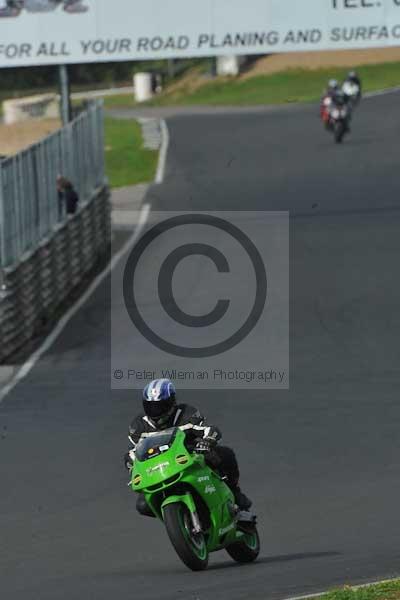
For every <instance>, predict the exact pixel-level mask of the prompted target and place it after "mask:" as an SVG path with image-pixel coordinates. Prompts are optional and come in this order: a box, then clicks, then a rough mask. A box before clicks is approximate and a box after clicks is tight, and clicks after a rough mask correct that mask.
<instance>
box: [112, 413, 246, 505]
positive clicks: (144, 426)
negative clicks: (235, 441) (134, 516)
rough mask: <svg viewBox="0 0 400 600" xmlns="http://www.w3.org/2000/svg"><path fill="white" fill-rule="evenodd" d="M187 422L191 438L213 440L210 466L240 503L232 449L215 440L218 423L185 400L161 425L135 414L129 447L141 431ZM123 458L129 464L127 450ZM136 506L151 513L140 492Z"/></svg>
mask: <svg viewBox="0 0 400 600" xmlns="http://www.w3.org/2000/svg"><path fill="white" fill-rule="evenodd" d="M187 424H192V425H193V426H194V428H193V429H192V430H188V434H189V435H192V436H193V442H194V440H195V438H206V439H208V440H210V441H211V442H214V443H215V446H214V448H213V454H214V455H215V458H216V460H215V459H214V460H213V461H212V462H211V463H210V466H211V467H213V468H215V467H217V469H218V471H219V472H220V473H221V474H223V475H224V476H225V477H226V483H227V484H228V485H229V487H230V488H231V489H232V491H233V493H234V494H235V498H236V497H237V498H238V500H239V501H241V502H240V503H242V502H243V494H242V493H241V492H240V488H239V485H238V484H239V476H240V473H239V466H238V463H237V460H236V456H235V453H234V452H233V450H232V449H231V448H228V447H227V446H221V445H219V444H218V445H217V444H216V443H217V442H218V440H220V439H221V432H220V430H219V429H218V427H213V426H211V425H208V424H207V422H206V419H205V418H204V417H203V415H202V414H201V413H200V411H199V410H198V409H197V408H194V407H193V406H189V404H177V405H176V407H175V409H174V411H173V412H172V414H171V416H170V417H169V419H168V421H167V422H166V423H165V424H164V425H163V426H162V427H160V426H158V425H156V424H155V423H154V422H153V421H152V420H151V419H150V418H149V417H147V416H145V415H138V416H137V417H135V419H133V421H132V423H131V425H130V427H129V441H130V442H131V445H132V447H131V448H130V450H133V451H134V450H135V447H136V444H137V443H138V441H139V439H140V436H141V435H142V433H150V432H152V431H159V430H161V429H168V428H169V427H179V426H180V425H187ZM194 445H195V444H193V446H194ZM213 445H214V444H213ZM124 462H125V464H129V453H127V454H125V457H124ZM136 508H137V510H138V511H139V512H140V513H141V514H143V515H148V516H153V513H152V512H151V511H150V509H149V507H148V506H147V503H146V501H145V499H144V496H143V495H142V494H139V496H138V500H137V503H136Z"/></svg>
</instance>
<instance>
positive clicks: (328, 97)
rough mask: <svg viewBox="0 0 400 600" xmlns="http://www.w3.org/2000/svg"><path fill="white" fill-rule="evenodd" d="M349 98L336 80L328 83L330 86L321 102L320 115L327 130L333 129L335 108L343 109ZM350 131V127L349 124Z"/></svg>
mask: <svg viewBox="0 0 400 600" xmlns="http://www.w3.org/2000/svg"><path fill="white" fill-rule="evenodd" d="M346 102H347V98H346V96H345V94H344V93H343V91H342V89H341V87H340V85H339V82H338V81H337V80H336V79H330V80H329V82H328V86H327V88H326V90H325V92H324V94H323V96H322V98H321V102H320V115H321V119H322V121H323V123H324V125H325V127H326V128H327V129H331V128H332V126H333V124H332V118H331V113H332V110H333V109H334V108H335V107H342V106H343V105H344V104H346ZM349 120H350V111H349ZM347 128H348V131H350V128H349V125H348V124H347Z"/></svg>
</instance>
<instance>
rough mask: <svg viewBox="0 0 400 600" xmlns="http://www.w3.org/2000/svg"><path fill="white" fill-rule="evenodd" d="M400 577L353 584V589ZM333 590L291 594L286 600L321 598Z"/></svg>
mask: <svg viewBox="0 0 400 600" xmlns="http://www.w3.org/2000/svg"><path fill="white" fill-rule="evenodd" d="M397 579H398V577H393V578H392V579H382V580H381V581H371V583H361V584H360V585H351V586H350V587H351V589H352V590H361V589H362V588H367V587H370V586H371V585H380V584H382V583H391V582H392V581H396V580H397ZM330 591H331V590H326V591H325V592H314V594H305V595H304V596H290V598H284V600H309V599H310V598H319V597H320V596H323V595H324V594H328V593H329V592H330Z"/></svg>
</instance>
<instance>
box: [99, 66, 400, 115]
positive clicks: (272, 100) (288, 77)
mask: <svg viewBox="0 0 400 600" xmlns="http://www.w3.org/2000/svg"><path fill="white" fill-rule="evenodd" d="M355 68H356V69H357V71H358V73H359V74H360V76H361V79H362V81H363V87H364V91H376V90H380V89H385V88H390V87H395V86H397V85H400V63H398V62H388V63H382V64H378V65H364V66H360V67H355ZM345 74H346V69H343V68H329V69H315V70H308V69H289V70H288V71H282V72H281V73H274V74H272V75H260V76H257V77H253V78H249V79H240V78H238V79H228V78H222V79H216V80H214V81H211V82H210V83H205V84H204V85H201V86H200V87H198V88H197V89H195V90H193V91H190V90H188V89H185V87H183V88H181V89H178V90H175V91H172V92H169V91H168V88H167V89H166V90H165V91H164V92H163V94H161V95H160V96H158V97H157V98H155V99H153V100H152V101H150V102H148V103H146V104H147V105H148V106H163V105H164V106H167V105H193V104H209V105H213V106H218V105H231V106H232V105H237V106H240V105H256V104H285V103H287V102H312V101H316V100H318V99H319V98H320V96H321V93H322V90H323V89H324V87H325V86H326V82H327V81H328V79H331V78H336V79H338V80H342V79H343V78H344V76H345ZM105 105H106V107H108V108H117V107H133V106H134V101H133V99H132V98H130V97H129V96H125V97H121V96H114V97H112V98H106V100H105Z"/></svg>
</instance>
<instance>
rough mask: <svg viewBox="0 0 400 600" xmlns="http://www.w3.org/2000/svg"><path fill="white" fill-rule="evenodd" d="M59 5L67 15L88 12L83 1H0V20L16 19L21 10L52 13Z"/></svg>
mask: <svg viewBox="0 0 400 600" xmlns="http://www.w3.org/2000/svg"><path fill="white" fill-rule="evenodd" d="M60 5H62V6H63V8H64V10H65V11H66V12H68V13H82V12H86V11H87V10H88V7H87V6H85V4H84V0H0V18H1V17H18V16H19V15H20V14H21V12H22V11H23V10H26V11H27V12H31V13H45V12H52V11H53V10H55V9H56V8H57V7H58V6H60Z"/></svg>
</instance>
